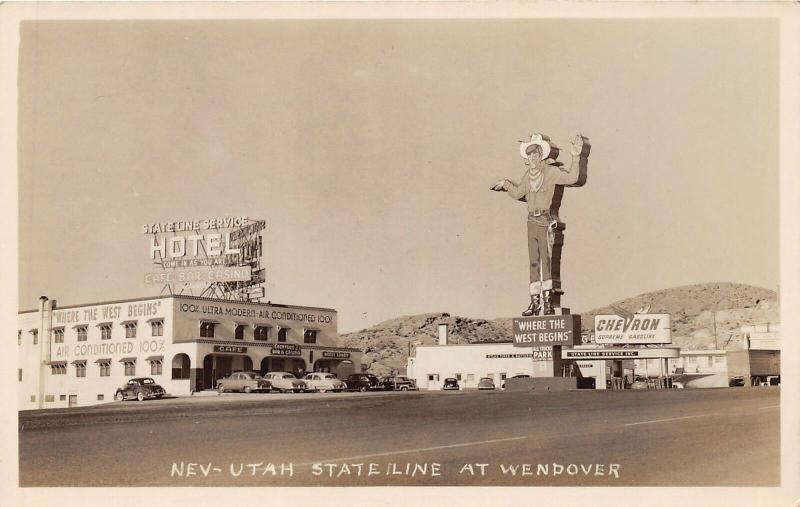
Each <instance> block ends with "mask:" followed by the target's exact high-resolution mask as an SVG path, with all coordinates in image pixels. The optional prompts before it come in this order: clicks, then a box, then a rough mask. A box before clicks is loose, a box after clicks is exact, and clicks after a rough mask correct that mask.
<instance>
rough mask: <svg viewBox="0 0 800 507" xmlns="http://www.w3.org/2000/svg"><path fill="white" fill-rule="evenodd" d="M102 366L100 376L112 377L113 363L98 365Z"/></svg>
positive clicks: (107, 362) (106, 362) (103, 362)
mask: <svg viewBox="0 0 800 507" xmlns="http://www.w3.org/2000/svg"><path fill="white" fill-rule="evenodd" d="M97 364H99V365H100V376H101V377H110V376H111V361H101V362H99V363H97Z"/></svg>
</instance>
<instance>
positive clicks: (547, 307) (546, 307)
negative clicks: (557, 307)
mask: <svg viewBox="0 0 800 507" xmlns="http://www.w3.org/2000/svg"><path fill="white" fill-rule="evenodd" d="M552 295H553V291H552V289H551V290H546V291H544V294H543V295H542V315H553V314H554V313H555V312H554V311H553V303H552V301H551V298H552Z"/></svg>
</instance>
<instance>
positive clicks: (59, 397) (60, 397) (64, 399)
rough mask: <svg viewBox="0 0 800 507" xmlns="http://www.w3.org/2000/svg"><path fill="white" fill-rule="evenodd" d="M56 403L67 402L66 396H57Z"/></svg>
mask: <svg viewBox="0 0 800 507" xmlns="http://www.w3.org/2000/svg"><path fill="white" fill-rule="evenodd" d="M58 401H67V395H66V394H59V395H58Z"/></svg>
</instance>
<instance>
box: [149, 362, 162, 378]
mask: <svg viewBox="0 0 800 507" xmlns="http://www.w3.org/2000/svg"><path fill="white" fill-rule="evenodd" d="M162 370H163V362H162V361H161V359H153V360H152V361H150V375H161V372H162Z"/></svg>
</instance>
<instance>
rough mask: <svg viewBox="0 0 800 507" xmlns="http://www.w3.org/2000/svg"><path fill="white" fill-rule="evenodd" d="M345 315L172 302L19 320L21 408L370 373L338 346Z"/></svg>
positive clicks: (57, 311)
mask: <svg viewBox="0 0 800 507" xmlns="http://www.w3.org/2000/svg"><path fill="white" fill-rule="evenodd" d="M336 316H337V315H336V310H333V309H329V308H314V307H306V306H292V305H279V304H272V303H268V304H262V303H250V302H239V301H236V302H234V301H228V300H219V299H210V298H202V297H195V296H180V295H167V296H159V297H153V298H142V299H129V300H123V301H111V302H105V303H96V304H87V305H75V306H64V307H59V306H57V304H56V301H55V300H52V299H48V298H47V297H44V296H42V297H41V298H40V300H39V308H38V310H30V311H22V312H20V313H19V327H18V331H17V332H18V337H17V338H18V340H17V341H18V346H19V371H18V376H19V384H18V385H19V409H20V410H26V409H37V408H57V407H70V406H86V405H94V404H97V403H103V402H107V401H112V400H113V398H114V393H115V392H116V390H117V388H119V387H121V386H122V385H124V384H125V382H127V381H128V379H130V378H132V377H152V378H153V379H154V380H155V381H156V383H158V384H160V385H161V386H162V387H164V389H165V390H166V392H167V393H168V394H170V395H177V396H181V395H189V394H191V393H192V392H193V391H200V390H204V389H214V388H216V383H217V380H219V379H221V378H224V377H226V376H227V375H230V374H231V373H232V372H236V371H259V372H261V373H262V374H263V373H265V372H269V371H286V372H290V373H294V374H295V375H297V376H301V375H304V374H305V373H307V372H310V371H326V372H331V373H335V374H336V375H337V376H338V377H339V378H340V379H341V378H346V377H347V376H348V375H350V374H351V373H360V372H361V368H362V367H361V356H362V353H361V351H360V350H358V349H353V348H343V347H339V346H338V331H337V319H336Z"/></svg>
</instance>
